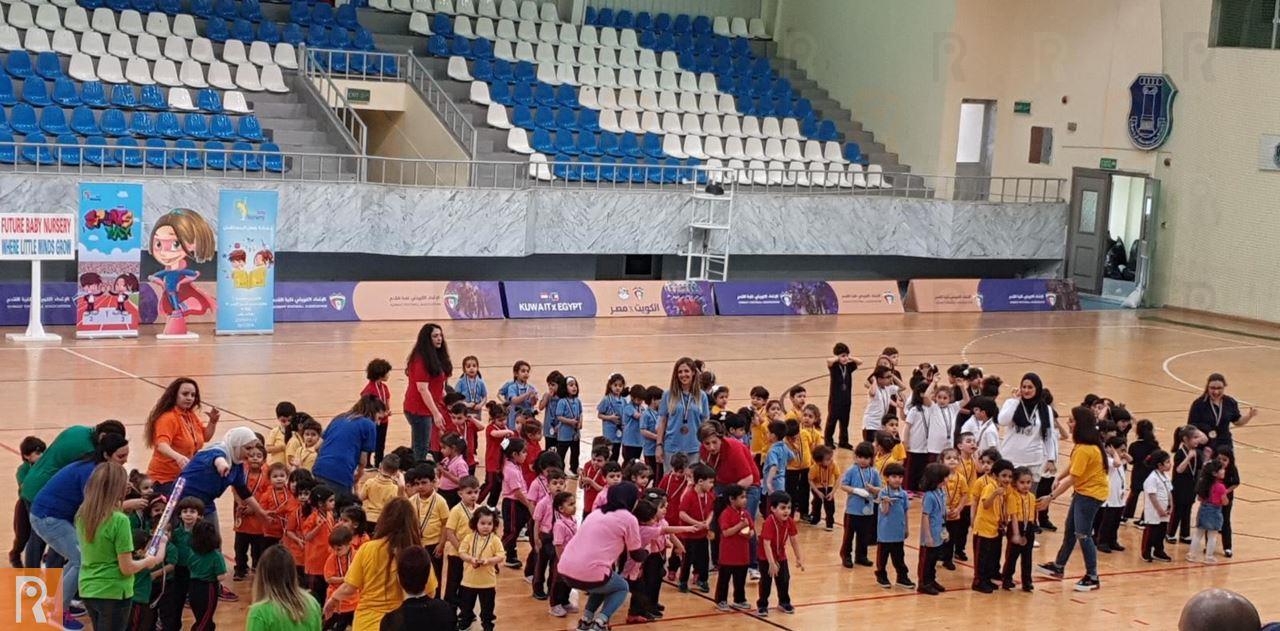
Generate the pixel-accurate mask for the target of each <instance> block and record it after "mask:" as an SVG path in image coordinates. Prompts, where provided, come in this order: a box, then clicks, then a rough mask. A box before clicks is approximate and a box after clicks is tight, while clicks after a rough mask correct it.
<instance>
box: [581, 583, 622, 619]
mask: <svg viewBox="0 0 1280 631" xmlns="http://www.w3.org/2000/svg"><path fill="white" fill-rule="evenodd" d="M628 592H629V589H628V588H627V581H626V579H624V578H622V575H621V574H619V573H617V572H614V573H612V574H610V575H609V580H608V581H607V582H606V583H605V584H604V585H601V586H600V587H597V588H595V589H592V590H588V591H587V606H586V607H585V608H584V610H583V615H582V617H583V619H585V620H590V619H591V618H592V617H593V616H594V617H596V618H603V619H605V620H608V619H609V618H612V617H613V614H614V612H616V611H617V610H618V609H619V608H620V607H622V603H624V602H626V601H627V593H628Z"/></svg>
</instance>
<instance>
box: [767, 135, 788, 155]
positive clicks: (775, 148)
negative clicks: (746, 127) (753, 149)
mask: <svg viewBox="0 0 1280 631" xmlns="http://www.w3.org/2000/svg"><path fill="white" fill-rule="evenodd" d="M764 155H766V156H768V158H769V159H770V160H785V159H786V158H787V154H786V153H785V152H784V151H783V150H782V141H781V140H778V139H777V138H769V139H767V140H765V141H764Z"/></svg>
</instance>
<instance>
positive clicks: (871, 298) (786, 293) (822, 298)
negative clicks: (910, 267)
mask: <svg viewBox="0 0 1280 631" xmlns="http://www.w3.org/2000/svg"><path fill="white" fill-rule="evenodd" d="M714 287H715V295H716V310H717V311H718V312H719V313H720V315H836V314H841V315H848V314H869V313H902V301H901V299H900V298H899V297H898V284H897V283H896V282H895V281H891V280H884V281H880V280H872V281H861V280H846V281H831V282H827V281H820V280H819V281H744V282H728V283H716V284H715V285H714Z"/></svg>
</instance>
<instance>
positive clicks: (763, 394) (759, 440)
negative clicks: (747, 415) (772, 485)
mask: <svg viewBox="0 0 1280 631" xmlns="http://www.w3.org/2000/svg"><path fill="white" fill-rule="evenodd" d="M768 405H769V391H768V390H767V389H765V387H764V386H756V387H754V388H752V389H751V410H752V411H753V412H755V415H754V416H753V417H752V418H751V453H752V454H753V455H754V456H755V459H756V466H757V467H759V466H760V463H762V462H764V454H765V452H766V451H769V445H770V444H772V442H773V440H772V439H771V438H770V437H769V420H770V419H769V411H768Z"/></svg>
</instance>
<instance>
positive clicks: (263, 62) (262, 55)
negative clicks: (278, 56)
mask: <svg viewBox="0 0 1280 631" xmlns="http://www.w3.org/2000/svg"><path fill="white" fill-rule="evenodd" d="M249 61H250V62H251V63H253V64H254V65H256V66H270V65H271V64H272V63H273V62H272V61H271V44H268V43H266V42H264V41H262V40H258V41H255V42H253V43H252V44H249Z"/></svg>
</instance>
